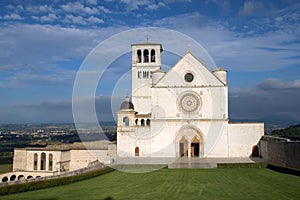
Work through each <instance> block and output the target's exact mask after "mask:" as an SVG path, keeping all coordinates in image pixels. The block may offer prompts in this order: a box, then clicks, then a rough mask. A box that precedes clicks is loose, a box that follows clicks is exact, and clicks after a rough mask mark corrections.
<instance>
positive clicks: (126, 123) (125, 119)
mask: <svg viewBox="0 0 300 200" xmlns="http://www.w3.org/2000/svg"><path fill="white" fill-rule="evenodd" d="M123 123H124V125H125V126H129V118H128V117H124V118H123Z"/></svg>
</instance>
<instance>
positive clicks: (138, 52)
mask: <svg viewBox="0 0 300 200" xmlns="http://www.w3.org/2000/svg"><path fill="white" fill-rule="evenodd" d="M137 62H138V63H141V62H142V51H141V50H140V49H139V50H137Z"/></svg>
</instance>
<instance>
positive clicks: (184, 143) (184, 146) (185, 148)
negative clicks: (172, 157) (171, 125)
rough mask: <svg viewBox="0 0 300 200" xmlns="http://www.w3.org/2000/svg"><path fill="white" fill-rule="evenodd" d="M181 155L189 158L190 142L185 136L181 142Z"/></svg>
mask: <svg viewBox="0 0 300 200" xmlns="http://www.w3.org/2000/svg"><path fill="white" fill-rule="evenodd" d="M179 155H180V157H187V156H188V141H187V139H186V138H185V137H184V136H183V137H182V138H181V139H180V140H179Z"/></svg>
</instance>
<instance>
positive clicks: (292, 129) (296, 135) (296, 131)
mask: <svg viewBox="0 0 300 200" xmlns="http://www.w3.org/2000/svg"><path fill="white" fill-rule="evenodd" d="M270 135H274V136H279V137H285V138H289V139H291V140H300V124H297V125H293V126H289V127H287V128H285V129H278V130H273V131H272V132H271V133H270Z"/></svg>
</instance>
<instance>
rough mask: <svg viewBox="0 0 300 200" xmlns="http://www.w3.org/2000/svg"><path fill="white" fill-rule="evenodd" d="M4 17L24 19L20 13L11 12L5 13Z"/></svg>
mask: <svg viewBox="0 0 300 200" xmlns="http://www.w3.org/2000/svg"><path fill="white" fill-rule="evenodd" d="M3 19H6V20H21V19H23V18H22V17H21V16H20V15H19V14H15V13H11V14H8V15H4V17H3Z"/></svg>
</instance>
